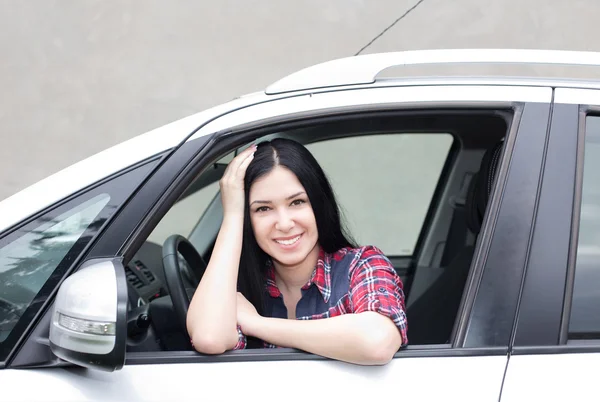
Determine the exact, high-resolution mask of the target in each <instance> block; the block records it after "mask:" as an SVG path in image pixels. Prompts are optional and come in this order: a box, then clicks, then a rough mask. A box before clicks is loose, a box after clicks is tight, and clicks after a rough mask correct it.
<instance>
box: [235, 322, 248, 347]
mask: <svg viewBox="0 0 600 402" xmlns="http://www.w3.org/2000/svg"><path fill="white" fill-rule="evenodd" d="M237 333H238V342H237V343H236V344H235V347H234V348H233V349H232V350H239V349H246V344H247V341H246V335H244V334H243V333H242V327H240V326H239V325H238V326H237Z"/></svg>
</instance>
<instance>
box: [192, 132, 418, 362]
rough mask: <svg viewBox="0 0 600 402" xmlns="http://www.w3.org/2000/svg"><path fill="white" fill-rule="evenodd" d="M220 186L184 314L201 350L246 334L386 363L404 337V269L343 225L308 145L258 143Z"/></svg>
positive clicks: (240, 341)
mask: <svg viewBox="0 0 600 402" xmlns="http://www.w3.org/2000/svg"><path fill="white" fill-rule="evenodd" d="M220 186H221V197H222V202H223V212H224V215H223V223H222V225H221V229H220V231H219V234H218V236H217V241H216V243H215V246H214V250H213V252H212V256H211V259H210V261H209V263H208V266H207V268H206V272H205V273H204V276H203V278H202V280H201V282H200V285H199V286H198V288H197V289H196V292H195V294H194V297H193V298H192V301H191V303H190V308H189V312H188V316H187V329H188V332H189V334H190V337H191V339H192V343H193V345H194V347H195V349H196V350H198V351H199V352H202V353H207V354H218V353H223V352H224V351H226V350H232V349H242V348H245V347H246V346H247V338H246V337H247V336H248V337H253V338H257V339H259V340H262V342H264V346H267V347H273V346H274V345H277V346H281V347H290V348H297V349H301V350H305V351H307V352H310V353H314V354H318V355H321V356H326V357H329V358H332V359H337V360H342V361H346V362H351V363H356V364H385V363H387V362H389V361H390V360H391V358H392V357H393V355H394V353H395V352H397V351H398V349H399V348H400V347H401V346H402V345H405V344H406V343H407V338H406V315H405V312H404V294H403V291H402V282H401V280H400V278H399V277H398V275H397V274H396V272H395V270H394V268H393V267H392V265H391V264H390V262H389V261H388V259H387V258H386V257H385V256H384V255H383V253H382V252H381V251H380V250H378V249H377V248H375V247H355V246H354V245H353V244H352V242H350V241H349V240H348V238H347V237H346V236H345V235H344V232H343V230H342V227H341V222H340V216H339V211H338V207H337V204H336V201H335V197H334V194H333V191H332V189H331V186H330V185H329V182H328V181H327V178H326V176H325V174H324V172H323V170H322V169H321V167H320V166H319V164H318V163H317V161H316V160H315V159H314V157H313V156H312V155H311V153H310V152H309V151H308V150H307V149H306V148H305V147H303V146H302V145H300V144H299V143H297V142H294V141H291V140H286V139H276V140H273V141H270V142H263V143H261V144H260V145H258V146H256V145H253V146H251V147H249V148H248V149H246V150H244V151H243V152H241V153H240V154H239V155H238V156H237V157H236V158H234V159H233V160H232V162H231V163H230V164H229V166H228V167H227V169H226V171H225V173H224V175H223V178H222V179H221V181H220ZM373 207H374V208H375V207H376V205H375V204H374V205H373ZM238 272H239V274H240V277H239V280H238ZM238 283H239V285H238ZM238 290H241V292H238ZM248 300H250V301H251V302H252V303H250V302H249V301H248Z"/></svg>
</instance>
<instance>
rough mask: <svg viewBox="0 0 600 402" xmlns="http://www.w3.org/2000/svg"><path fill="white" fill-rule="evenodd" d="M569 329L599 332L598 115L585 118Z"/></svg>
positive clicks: (573, 333)
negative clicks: (581, 181)
mask: <svg viewBox="0 0 600 402" xmlns="http://www.w3.org/2000/svg"><path fill="white" fill-rule="evenodd" d="M576 261H577V262H576V266H575V284H574V290H573V304H572V307H571V320H570V323H569V333H570V334H571V337H586V336H593V337H599V336H600V117H596V116H588V117H587V118H586V131H585V153H584V162H583V188H582V199H581V216H580V223H579V240H578V244H577V260H576Z"/></svg>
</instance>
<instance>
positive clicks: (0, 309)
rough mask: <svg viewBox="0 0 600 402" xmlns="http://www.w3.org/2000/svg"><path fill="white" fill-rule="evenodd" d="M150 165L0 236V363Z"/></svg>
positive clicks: (145, 173)
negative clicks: (2, 236) (0, 237)
mask: <svg viewBox="0 0 600 402" xmlns="http://www.w3.org/2000/svg"><path fill="white" fill-rule="evenodd" d="M154 165H155V162H151V163H148V164H146V165H143V166H141V167H139V168H136V169H134V170H131V171H129V172H127V173H124V174H122V175H120V176H118V177H115V178H114V179H111V180H110V181H108V182H106V183H104V184H101V185H99V186H97V187H96V188H92V189H90V190H88V191H87V192H86V193H84V194H81V195H79V196H77V197H75V198H74V199H72V200H70V201H68V202H65V203H63V204H62V205H60V206H57V207H55V208H53V209H50V210H48V211H47V212H44V213H43V215H41V216H40V217H38V218H36V219H35V220H33V221H31V222H30V223H27V224H25V225H23V226H21V227H20V228H18V229H16V230H15V231H13V232H11V233H8V234H7V235H6V236H5V237H4V238H2V239H0V361H3V360H5V359H6V357H7V356H8V354H9V353H10V351H11V350H12V349H13V348H14V347H15V345H16V343H17V341H18V340H19V338H20V337H21V336H22V334H23V332H24V331H25V330H26V328H27V327H28V325H29V324H30V322H31V320H32V319H33V318H34V317H35V315H36V314H37V313H38V311H39V310H40V308H41V307H42V306H43V305H44V303H45V302H46V300H47V298H48V296H49V295H50V294H51V293H52V292H53V290H54V289H55V287H56V286H57V285H58V283H60V281H61V279H62V277H63V276H64V275H65V273H66V272H67V271H68V270H69V268H71V266H72V265H73V263H75V262H76V261H77V260H78V257H79V256H80V255H81V254H82V253H83V252H84V251H85V250H86V247H87V246H88V245H89V243H90V242H91V241H92V240H93V238H94V237H95V236H96V234H97V233H98V232H99V231H100V229H101V228H102V226H103V225H104V224H105V222H106V221H107V219H108V218H109V217H111V216H112V215H113V214H114V213H115V211H116V210H117V209H118V207H119V206H120V205H121V204H122V203H123V201H124V200H126V199H127V197H128V196H129V195H130V194H131V192H132V191H133V190H134V189H135V188H136V187H137V185H138V184H139V183H140V182H141V180H142V179H143V178H144V177H145V176H146V175H147V174H148V173H149V171H150V169H151V168H152V167H153V166H154ZM114 252H115V253H116V252H117V250H114Z"/></svg>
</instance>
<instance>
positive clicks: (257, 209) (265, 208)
mask: <svg viewBox="0 0 600 402" xmlns="http://www.w3.org/2000/svg"><path fill="white" fill-rule="evenodd" d="M268 210H269V207H258V208H256V210H255V211H256V212H267V211H268Z"/></svg>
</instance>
